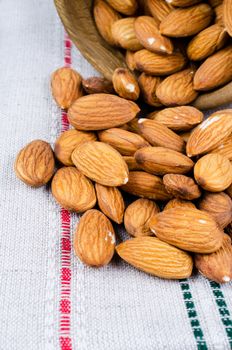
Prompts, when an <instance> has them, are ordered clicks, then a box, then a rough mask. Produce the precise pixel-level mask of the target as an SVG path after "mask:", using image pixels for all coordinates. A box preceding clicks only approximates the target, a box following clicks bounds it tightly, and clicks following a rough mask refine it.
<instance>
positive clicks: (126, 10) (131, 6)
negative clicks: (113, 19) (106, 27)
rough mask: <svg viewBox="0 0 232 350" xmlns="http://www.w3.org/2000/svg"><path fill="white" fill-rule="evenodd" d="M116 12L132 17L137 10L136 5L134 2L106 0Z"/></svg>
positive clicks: (132, 0) (130, 0) (133, 0)
mask: <svg viewBox="0 0 232 350" xmlns="http://www.w3.org/2000/svg"><path fill="white" fill-rule="evenodd" d="M106 1H107V2H108V4H110V5H111V6H112V7H113V8H114V9H115V10H116V11H118V12H121V13H122V14H124V15H127V16H131V15H133V14H134V13H135V12H136V10H137V8H138V4H137V1H136V0H124V1H121V0H106Z"/></svg>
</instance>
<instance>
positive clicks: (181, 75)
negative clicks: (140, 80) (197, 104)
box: [156, 68, 198, 106]
mask: <svg viewBox="0 0 232 350" xmlns="http://www.w3.org/2000/svg"><path fill="white" fill-rule="evenodd" d="M193 77H194V70H193V69H192V68H188V69H185V70H183V71H181V72H178V73H175V74H172V75H170V76H169V77H167V78H165V79H164V80H163V81H162V82H161V83H160V84H159V86H158V87H157V90H156V94H157V97H158V99H159V100H160V101H161V103H163V104H164V105H165V106H176V105H186V104H188V103H190V102H192V101H194V100H195V99H196V98H197V95H198V93H197V92H196V91H195V90H194V89H193Z"/></svg>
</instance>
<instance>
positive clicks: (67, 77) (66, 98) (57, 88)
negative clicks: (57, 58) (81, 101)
mask: <svg viewBox="0 0 232 350" xmlns="http://www.w3.org/2000/svg"><path fill="white" fill-rule="evenodd" d="M51 89H52V95H53V98H54V100H55V101H56V103H57V105H58V106H59V107H60V108H63V109H66V108H69V107H70V106H71V104H72V103H73V102H74V101H76V100H77V99H78V98H79V97H81V96H82V95H83V91H82V78H81V76H80V74H79V73H77V72H76V71H75V70H74V69H72V68H68V67H63V68H59V69H57V70H56V71H55V72H54V73H53V74H52V77H51Z"/></svg>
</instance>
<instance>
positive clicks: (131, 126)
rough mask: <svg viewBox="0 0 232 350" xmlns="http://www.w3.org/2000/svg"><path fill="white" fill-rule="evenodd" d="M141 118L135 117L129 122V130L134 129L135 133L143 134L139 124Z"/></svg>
mask: <svg viewBox="0 0 232 350" xmlns="http://www.w3.org/2000/svg"><path fill="white" fill-rule="evenodd" d="M138 121H139V119H138V118H134V119H132V120H131V121H130V122H129V123H127V126H128V131H132V132H134V133H135V134H139V135H140V134H141V132H140V129H139V124H138Z"/></svg>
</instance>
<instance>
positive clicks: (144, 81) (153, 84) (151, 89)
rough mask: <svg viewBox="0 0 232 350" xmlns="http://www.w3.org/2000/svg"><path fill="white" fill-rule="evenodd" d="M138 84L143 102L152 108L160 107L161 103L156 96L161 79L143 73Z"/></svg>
mask: <svg viewBox="0 0 232 350" xmlns="http://www.w3.org/2000/svg"><path fill="white" fill-rule="evenodd" d="M138 83H139V87H140V91H141V95H142V97H143V100H144V101H145V102H146V103H147V104H149V105H150V106H155V107H159V106H161V105H162V104H161V102H160V100H159V99H158V97H157V96H156V90H157V88H158V86H159V84H160V83H161V78H160V77H154V76H152V75H149V74H146V73H142V74H140V76H139V78H138Z"/></svg>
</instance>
